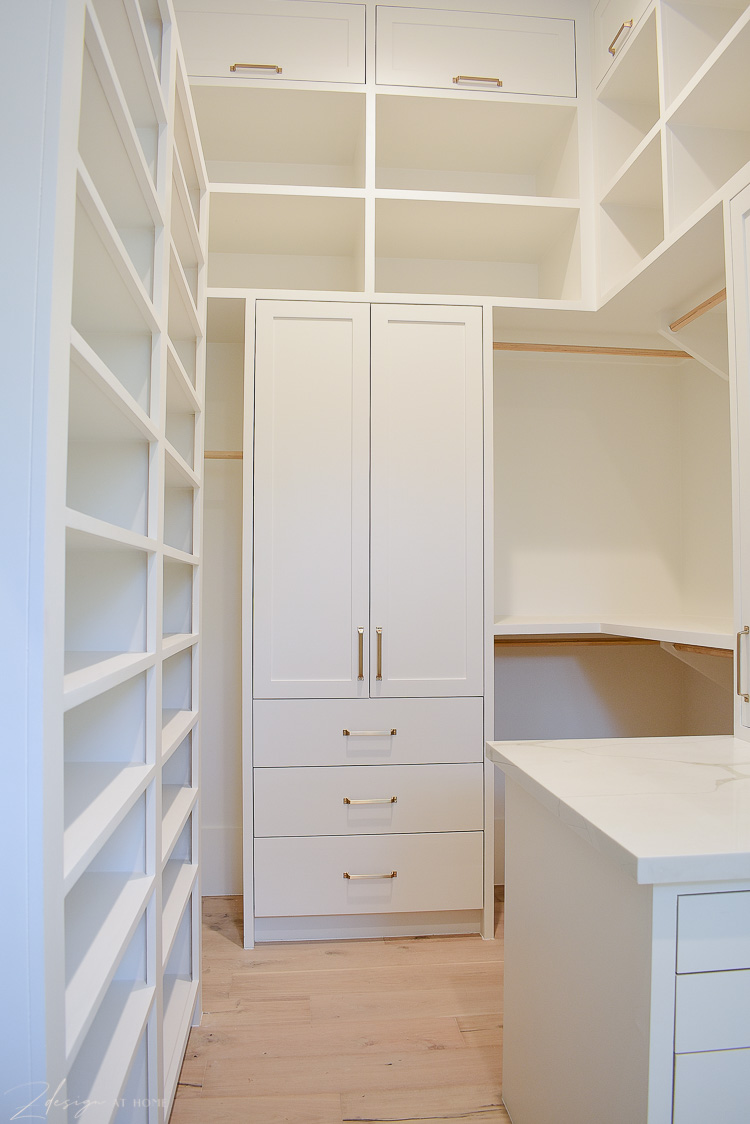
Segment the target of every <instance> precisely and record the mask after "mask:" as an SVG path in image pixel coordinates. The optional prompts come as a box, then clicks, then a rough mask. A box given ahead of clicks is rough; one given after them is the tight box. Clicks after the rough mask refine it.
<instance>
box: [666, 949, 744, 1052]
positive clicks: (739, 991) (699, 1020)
mask: <svg viewBox="0 0 750 1124" xmlns="http://www.w3.org/2000/svg"><path fill="white" fill-rule="evenodd" d="M674 1048H675V1053H677V1054H680V1053H694V1052H696V1051H699V1050H737V1049H744V1048H750V971H748V970H745V971H739V972H698V973H696V974H694V975H687V976H678V977H677V991H676V996H675V1033H674Z"/></svg>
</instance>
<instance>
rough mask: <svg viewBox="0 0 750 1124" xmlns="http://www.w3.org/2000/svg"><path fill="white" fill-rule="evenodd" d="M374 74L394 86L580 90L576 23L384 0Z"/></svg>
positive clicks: (557, 92)
mask: <svg viewBox="0 0 750 1124" xmlns="http://www.w3.org/2000/svg"><path fill="white" fill-rule="evenodd" d="M376 80H377V81H378V82H382V83H384V84H386V85H390V86H431V87H436V88H438V89H450V90H456V89H467V90H484V91H487V92H492V91H495V92H497V93H498V94H500V95H502V94H503V93H512V94H546V95H548V96H557V97H570V98H574V97H575V96H576V58H575V23H574V21H573V20H565V19H547V18H544V17H540V16H501V15H493V14H490V13H488V12H448V11H446V12H444V11H436V10H432V9H429V8H390V7H378V9H377V63H376Z"/></svg>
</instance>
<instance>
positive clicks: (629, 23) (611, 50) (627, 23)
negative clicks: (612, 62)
mask: <svg viewBox="0 0 750 1124" xmlns="http://www.w3.org/2000/svg"><path fill="white" fill-rule="evenodd" d="M632 26H633V21H632V20H626V21H625V23H624V24H623V25H622V27H621V28H620V30H619V31H618V32H617V35H615V37H614V39H613V40H612V42H611V43H610V45H609V47H607V50H608V51H609V53H610V54H611V55H613V54H614V53H615V43H616V42H617V40H618V39H619V38H620V36H621V35H622V33H623V31H624V30H625V28H626V27H632Z"/></svg>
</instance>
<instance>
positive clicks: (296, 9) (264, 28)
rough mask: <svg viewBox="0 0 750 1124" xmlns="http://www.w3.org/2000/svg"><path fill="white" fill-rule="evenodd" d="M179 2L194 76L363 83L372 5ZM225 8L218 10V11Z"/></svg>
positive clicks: (283, 0)
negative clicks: (367, 7) (367, 8)
mask: <svg viewBox="0 0 750 1124" xmlns="http://www.w3.org/2000/svg"><path fill="white" fill-rule="evenodd" d="M210 6H211V8H212V10H211V11H206V7H207V4H206V0H180V2H179V3H178V5H177V7H178V17H177V24H178V27H179V32H180V40H181V42H182V47H183V50H184V52H185V63H186V66H187V71H188V74H190V75H205V76H208V77H212V78H213V77H223V78H229V77H235V78H240V79H243V78H279V79H281V80H282V81H284V80H292V81H295V80H296V81H305V82H364V80H365V9H364V6H362V5H359V4H335V3H334V4H330V3H311V2H310V0H221V3H220V4H218V5H215V6H213V5H210ZM215 9H219V10H215Z"/></svg>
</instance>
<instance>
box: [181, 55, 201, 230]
mask: <svg viewBox="0 0 750 1124" xmlns="http://www.w3.org/2000/svg"><path fill="white" fill-rule="evenodd" d="M175 87H176V89H175V93H176V97H175V111H174V141H175V148H176V154H177V159H178V161H179V165H180V169H181V173H182V176H183V177H184V180H185V184H186V187H187V191H188V197H189V199H190V206H191V208H192V211H193V217H194V219H195V224H196V226H197V227H198V230H199V232H200V230H201V221H202V215H201V203H202V199H203V195H204V193H205V191H206V185H207V177H206V169H205V165H204V162H203V154H202V152H201V148H200V142H199V140H198V133H197V127H196V126H195V120H194V114H193V109H192V102H191V100H190V94H189V87H188V84H187V79H186V77H185V74H184V71H183V68H182V62H181V59H180V55H179V52H178V56H177V73H176V75H175Z"/></svg>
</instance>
